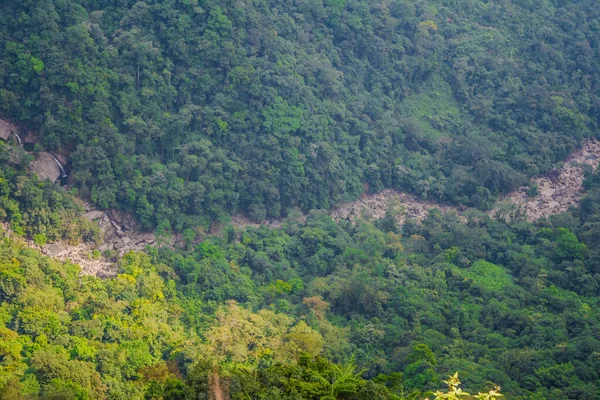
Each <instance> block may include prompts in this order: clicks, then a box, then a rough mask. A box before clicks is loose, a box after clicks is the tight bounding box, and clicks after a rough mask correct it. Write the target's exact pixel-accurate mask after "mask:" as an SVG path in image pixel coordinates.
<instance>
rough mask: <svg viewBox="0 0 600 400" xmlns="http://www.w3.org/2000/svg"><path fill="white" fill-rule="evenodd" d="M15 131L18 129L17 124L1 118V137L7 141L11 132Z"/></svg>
mask: <svg viewBox="0 0 600 400" xmlns="http://www.w3.org/2000/svg"><path fill="white" fill-rule="evenodd" d="M13 131H14V132H16V131H17V127H16V126H14V125H13V124H11V123H10V122H7V121H4V120H2V119H0V139H2V140H4V141H5V142H6V141H7V140H8V138H9V137H10V134H11V132H13Z"/></svg>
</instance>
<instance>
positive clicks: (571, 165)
mask: <svg viewBox="0 0 600 400" xmlns="http://www.w3.org/2000/svg"><path fill="white" fill-rule="evenodd" d="M599 164H600V142H599V141H597V140H591V141H589V142H587V143H586V144H585V145H584V146H583V148H581V149H580V150H578V151H576V152H575V153H573V154H571V155H570V156H569V157H568V158H567V159H566V160H565V162H564V166H563V167H562V168H561V169H560V170H552V171H550V173H548V174H546V175H544V176H540V177H537V178H534V179H533V182H532V183H533V184H534V185H537V192H538V193H537V195H536V196H534V197H529V196H528V195H527V191H528V189H529V188H528V187H522V188H520V189H519V190H517V191H516V192H513V193H509V194H508V195H506V196H504V197H502V198H501V199H500V200H498V203H497V204H498V206H497V207H495V208H494V209H492V211H491V212H490V215H491V216H496V215H497V214H498V213H499V212H500V213H502V211H501V210H502V209H503V208H504V209H505V210H506V209H509V210H510V213H511V215H516V214H519V213H520V214H524V216H525V219H527V220H528V221H530V222H532V221H535V220H538V219H540V218H544V217H549V216H550V215H554V214H560V213H562V212H565V211H567V210H568V209H569V208H570V207H572V206H576V205H577V204H579V201H580V200H581V196H582V195H583V175H584V166H586V165H587V166H589V167H591V168H592V169H596V168H598V165H599ZM507 206H508V207H507ZM509 216H510V215H509Z"/></svg>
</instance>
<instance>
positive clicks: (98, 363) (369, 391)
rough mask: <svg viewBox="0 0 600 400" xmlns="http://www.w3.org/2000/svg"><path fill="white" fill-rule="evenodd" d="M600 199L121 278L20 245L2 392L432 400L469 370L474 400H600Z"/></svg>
mask: <svg viewBox="0 0 600 400" xmlns="http://www.w3.org/2000/svg"><path fill="white" fill-rule="evenodd" d="M31 179H32V181H33V182H32V183H33V184H35V178H34V177H33V178H31ZM586 186H587V187H588V192H587V194H586V197H585V198H584V200H583V202H582V206H581V209H580V210H578V211H576V210H573V212H571V213H566V214H562V215H559V216H556V217H552V218H550V220H548V221H545V222H543V223H541V224H538V225H532V224H530V223H526V222H518V223H512V224H507V223H505V222H502V221H494V220H491V219H489V218H488V217H487V216H486V215H485V214H483V213H479V212H471V213H470V215H469V216H468V222H467V223H466V224H465V223H462V222H460V221H459V220H458V219H457V217H456V216H453V215H450V214H448V215H442V214H440V213H439V212H438V211H433V212H432V214H431V215H430V217H429V218H428V219H427V220H425V221H424V222H423V224H422V225H417V224H414V223H410V222H408V223H406V224H404V226H403V227H400V226H397V225H396V224H395V222H394V221H395V220H394V218H393V213H389V214H388V215H387V216H386V217H385V218H383V219H381V220H378V221H376V222H375V223H374V224H370V223H366V222H360V221H359V222H357V223H356V224H351V223H342V224H336V223H335V222H334V221H332V220H331V218H330V217H329V216H327V215H323V214H320V213H314V214H312V215H310V216H309V218H308V220H307V222H306V224H298V223H296V222H294V221H293V220H291V221H288V222H287V223H285V224H284V226H283V227H282V228H281V229H269V228H266V227H261V228H258V229H255V228H249V229H246V230H243V231H236V230H235V229H234V228H232V227H230V228H227V229H226V230H225V232H224V233H223V235H222V236H213V237H208V238H206V240H205V241H203V242H201V243H199V244H198V245H196V246H190V247H189V248H188V249H187V250H185V249H180V250H175V249H172V248H170V247H167V246H164V247H161V248H149V249H148V250H147V253H148V254H143V253H130V254H128V255H127V256H125V257H124V258H123V259H122V260H120V261H119V263H118V270H119V274H118V275H117V277H116V278H112V279H106V280H102V279H98V278H93V277H85V276H84V277H81V276H80V275H79V268H78V267H77V266H75V265H73V264H70V263H66V264H59V263H57V262H54V261H52V260H51V259H48V258H46V257H42V256H41V255H39V253H37V252H36V251H35V250H33V249H31V248H28V247H27V246H25V245H24V243H23V242H22V240H21V239H15V238H13V239H8V238H7V237H4V238H3V239H2V241H1V242H0V299H1V301H2V303H1V304H0V317H1V322H2V324H3V327H2V328H0V353H1V355H2V358H1V360H0V367H1V368H0V391H1V394H2V396H3V398H7V399H19V398H37V397H40V398H57V399H75V398H77V399H102V398H108V399H125V398H130V399H141V398H146V399H190V398H198V399H206V398H217V397H214V396H217V394H215V391H218V392H219V393H221V391H222V393H221V394H222V395H223V396H224V397H223V398H231V399H247V398H253V399H323V398H327V399H404V398H424V397H425V396H426V395H427V393H428V391H429V390H434V389H437V388H440V387H442V386H444V384H443V383H442V381H441V380H442V379H443V378H444V377H446V376H448V375H451V374H452V373H453V372H454V371H460V376H461V380H462V381H463V383H464V387H465V390H470V391H471V392H474V393H477V392H478V391H482V390H491V389H492V388H493V387H494V385H493V384H492V383H491V382H493V383H494V384H496V385H500V386H501V387H502V393H504V394H505V396H506V397H507V398H511V399H565V398H569V399H581V400H584V399H590V400H591V399H596V398H597V397H598V395H600V393H599V392H598V388H599V387H600V376H599V371H600V358H599V354H600V335H599V334H598V332H599V329H600V311H599V310H600V272H599V271H600V270H599V267H598V265H599V264H598V261H599V260H600V248H598V246H597V244H598V243H599V241H600V225H599V224H598V215H599V210H600V174H598V173H597V174H595V175H593V176H591V177H590V178H589V179H588V180H587V181H586ZM42 197H43V196H42ZM18 223H19V222H18V221H13V222H12V226H18ZM429 393H430V392H429ZM406 396H408V397H406Z"/></svg>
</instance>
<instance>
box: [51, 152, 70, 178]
mask: <svg viewBox="0 0 600 400" xmlns="http://www.w3.org/2000/svg"><path fill="white" fill-rule="evenodd" d="M48 154H50V153H48ZM50 157H52V158H53V159H54V161H56V165H58V168H60V173H61V174H62V175H61V178H66V177H67V174H66V173H65V169H64V168H63V166H62V164H61V163H60V162H58V160H57V159H56V157H54V156H53V155H52V154H50Z"/></svg>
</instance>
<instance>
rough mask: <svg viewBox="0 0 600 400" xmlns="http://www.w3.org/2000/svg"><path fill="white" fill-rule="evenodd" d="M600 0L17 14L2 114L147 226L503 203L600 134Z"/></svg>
mask: <svg viewBox="0 0 600 400" xmlns="http://www.w3.org/2000/svg"><path fill="white" fill-rule="evenodd" d="M599 14H600V9H599V7H597V4H596V2H595V1H594V0H586V1H560V2H556V1H537V2H531V1H527V0H516V1H502V2H483V1H464V2H463V1H458V2H445V1H438V0H432V1H429V2H427V1H404V0H398V1H367V0H326V1H322V0H307V1H303V0H298V1H286V0H275V1H263V0H250V1H242V2H234V1H224V0H207V1H198V0H168V1H152V0H147V1H133V0H122V1H118V2H117V1H109V0H60V1H58V0H42V1H38V0H35V1H34V0H26V1H18V2H17V1H7V2H2V4H0V112H1V113H2V114H3V116H4V117H8V118H10V119H12V120H13V121H15V122H19V123H22V124H25V125H26V126H29V127H30V128H32V129H34V130H35V131H36V132H39V136H40V137H39V140H40V141H41V143H42V144H43V145H44V146H45V147H46V148H48V149H51V150H53V151H58V152H62V153H64V154H68V155H69V157H70V160H71V163H70V164H69V166H68V167H69V170H70V171H71V175H72V183H73V184H74V185H75V186H76V187H77V188H78V190H79V193H80V194H81V195H83V196H87V197H90V198H91V199H92V200H93V201H94V202H95V203H96V204H97V205H99V206H100V207H121V208H124V209H127V210H129V211H131V212H133V213H135V215H136V216H137V218H139V219H140V220H141V221H142V223H143V224H144V225H145V226H147V227H153V226H155V225H156V224H158V223H160V222H164V221H169V222H170V224H171V225H172V227H173V228H175V229H177V230H183V229H184V228H186V227H195V226H198V225H207V224H208V223H209V222H210V221H213V220H215V219H223V218H226V215H228V214H231V213H235V212H244V213H247V214H249V215H250V216H251V217H252V218H254V219H256V220H262V219H264V218H266V217H278V216H280V215H282V214H285V213H286V210H288V209H290V208H293V207H299V208H301V209H303V210H305V211H307V210H310V209H315V208H329V207H330V206H332V205H333V204H335V203H338V202H340V201H342V200H349V199H354V198H356V197H357V196H358V195H359V194H360V193H361V192H363V190H364V184H365V183H366V184H368V190H370V191H378V190H381V189H382V188H384V187H391V188H399V189H403V190H408V191H411V192H414V193H416V194H418V195H420V196H422V197H426V198H430V199H437V200H444V201H449V202H453V203H456V204H463V205H474V206H478V207H488V206H490V205H491V201H492V200H493V198H494V197H495V196H496V195H497V194H499V193H501V192H506V191H509V190H511V189H512V188H514V187H516V186H517V185H519V184H521V183H523V181H524V178H525V177H528V176H531V175H533V174H536V173H539V172H544V171H546V170H548V169H549V168H550V167H551V165H552V163H553V162H555V161H557V160H560V159H562V158H564V157H565V156H566V155H567V154H568V153H569V152H570V151H572V150H573V149H574V148H575V147H576V146H577V144H578V143H579V142H580V141H581V139H582V138H586V137H591V136H597V123H598V118H599V116H600V113H599V108H600V101H599V98H598V93H599V86H600V68H599V67H598V65H597V63H596V64H595V63H594V59H596V60H597V59H598V58H599V57H600V54H599V53H600V51H599V43H600V22H599V20H598V17H599Z"/></svg>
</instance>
